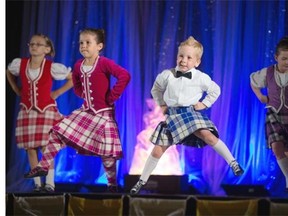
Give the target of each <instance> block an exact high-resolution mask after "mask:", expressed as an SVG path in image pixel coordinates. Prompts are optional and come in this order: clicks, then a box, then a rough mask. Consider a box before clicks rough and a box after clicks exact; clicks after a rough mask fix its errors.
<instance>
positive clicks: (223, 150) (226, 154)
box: [212, 139, 235, 165]
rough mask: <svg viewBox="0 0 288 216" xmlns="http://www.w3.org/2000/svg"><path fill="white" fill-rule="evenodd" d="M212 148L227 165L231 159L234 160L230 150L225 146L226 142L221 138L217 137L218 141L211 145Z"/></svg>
mask: <svg viewBox="0 0 288 216" xmlns="http://www.w3.org/2000/svg"><path fill="white" fill-rule="evenodd" d="M212 148H213V149H214V150H215V151H216V152H217V153H218V154H219V155H221V156H222V157H223V158H224V159H225V160H226V162H227V163H228V164H229V165H230V163H231V162H232V161H233V160H235V158H234V157H233V155H232V154H231V152H230V150H229V149H228V148H227V146H226V144H225V143H224V142H223V141H222V140H220V139H218V142H217V143H216V144H215V145H214V146H212Z"/></svg>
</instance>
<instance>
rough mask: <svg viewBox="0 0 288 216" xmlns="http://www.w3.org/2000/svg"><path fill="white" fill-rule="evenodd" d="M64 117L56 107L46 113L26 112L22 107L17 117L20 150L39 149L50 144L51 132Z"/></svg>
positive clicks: (16, 133)
mask: <svg viewBox="0 0 288 216" xmlns="http://www.w3.org/2000/svg"><path fill="white" fill-rule="evenodd" d="M62 118H63V116H62V115H61V114H60V113H59V112H58V109H57V108H56V107H49V108H47V109H46V110H45V112H44V113H40V112H38V111H36V110H33V109H32V110H30V111H29V112H27V111H26V109H25V108H24V107H22V108H21V109H20V111H19V113H18V116H17V123H16V124H17V126H16V132H15V135H16V143H17V147H18V148H24V149H30V148H38V147H41V146H45V145H47V144H48V139H49V131H50V129H51V128H52V127H53V125H55V124H56V123H58V122H59V121H60V120H61V119H62Z"/></svg>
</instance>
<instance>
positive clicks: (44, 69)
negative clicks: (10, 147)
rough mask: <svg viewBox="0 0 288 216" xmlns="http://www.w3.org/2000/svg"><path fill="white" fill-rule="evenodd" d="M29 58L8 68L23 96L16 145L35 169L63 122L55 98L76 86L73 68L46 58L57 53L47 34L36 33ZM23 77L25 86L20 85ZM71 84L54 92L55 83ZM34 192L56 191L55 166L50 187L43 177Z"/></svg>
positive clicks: (15, 88)
mask: <svg viewBox="0 0 288 216" xmlns="http://www.w3.org/2000/svg"><path fill="white" fill-rule="evenodd" d="M28 47H29V53H30V57H29V58H22V59H21V58H16V59H14V60H13V61H12V62H11V63H10V64H9V65H8V69H7V72H6V74H7V79H8V82H9V84H10V85H11V87H12V89H13V91H14V92H15V93H16V94H17V95H18V96H20V97H21V102H20V106H21V108H20V111H19V113H18V117H17V127H16V142H17V146H18V148H24V149H25V150H26V151H27V154H28V160H29V164H30V167H31V169H33V168H35V167H36V165H37V163H38V150H39V149H41V150H42V151H43V148H44V149H45V146H46V144H47V140H48V138H49V134H48V133H49V130H50V128H51V127H52V126H53V125H54V124H56V123H57V122H58V121H59V120H61V119H62V115H61V114H60V113H59V111H58V109H57V106H56V102H55V99H56V98H57V97H59V96H60V95H61V94H63V93H64V92H65V91H67V90H69V89H70V88H71V87H72V86H73V83H72V76H71V73H70V72H71V69H70V68H66V67H65V66H64V65H63V64H60V63H54V62H52V61H51V60H48V59H47V58H46V57H47V56H50V57H53V56H54V54H55V51H54V46H53V43H52V41H51V40H50V39H49V38H48V37H47V36H45V35H43V34H35V35H33V36H32V37H31V39H30V42H29V44H28ZM18 77H19V78H20V81H21V84H22V86H20V85H18V84H17V79H16V78H18ZM64 79H67V82H66V83H65V84H64V85H63V86H62V87H61V88H59V89H57V90H54V91H52V84H53V80H64ZM34 183H35V187H34V191H35V192H40V191H41V190H42V189H44V191H47V192H53V191H54V187H55V184H54V166H53V164H52V165H51V167H50V169H49V171H48V175H47V176H46V184H45V186H44V188H42V186H41V185H42V183H41V179H40V177H35V178H34Z"/></svg>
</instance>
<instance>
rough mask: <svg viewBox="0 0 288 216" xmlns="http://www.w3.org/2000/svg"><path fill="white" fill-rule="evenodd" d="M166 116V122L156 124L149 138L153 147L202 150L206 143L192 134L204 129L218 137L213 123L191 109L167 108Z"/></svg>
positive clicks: (202, 114)
mask: <svg viewBox="0 0 288 216" xmlns="http://www.w3.org/2000/svg"><path fill="white" fill-rule="evenodd" d="M167 114H168V115H167V118H166V120H165V121H163V122H160V123H159V124H158V126H157V127H156V129H155V131H154V132H153V134H152V135H151V137H150V141H151V142H152V143H153V144H155V145H164V146H169V145H173V144H182V145H187V146H191V147H197V148H202V147H204V146H205V145H206V143H204V142H203V140H201V139H200V138H198V137H196V136H195V135H194V134H193V133H194V132H195V131H196V130H199V129H205V128H206V129H208V130H210V131H211V132H212V133H213V134H214V135H215V136H216V137H219V135H218V131H217V128H216V126H215V125H214V123H213V122H212V121H211V120H209V118H208V117H207V116H206V115H205V114H204V113H203V112H199V111H195V110H194V109H193V107H169V108H168V110H167Z"/></svg>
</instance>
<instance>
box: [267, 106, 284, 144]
mask: <svg viewBox="0 0 288 216" xmlns="http://www.w3.org/2000/svg"><path fill="white" fill-rule="evenodd" d="M265 129H266V133H265V138H266V144H267V148H271V144H272V143H273V142H279V141H282V142H283V143H284V145H285V147H288V109H287V108H282V109H281V110H280V111H279V113H275V112H273V110H272V109H271V108H268V109H267V112H266V121H265Z"/></svg>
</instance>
